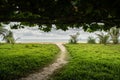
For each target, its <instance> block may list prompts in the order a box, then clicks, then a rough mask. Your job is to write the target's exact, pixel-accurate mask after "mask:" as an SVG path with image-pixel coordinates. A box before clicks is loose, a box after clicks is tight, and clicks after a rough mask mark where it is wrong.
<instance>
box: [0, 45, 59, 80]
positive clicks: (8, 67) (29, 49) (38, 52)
mask: <svg viewBox="0 0 120 80" xmlns="http://www.w3.org/2000/svg"><path fill="white" fill-rule="evenodd" d="M58 52H59V48H58V47H57V46H56V45H53V44H15V45H12V44H0V80H14V79H17V78H20V77H22V76H26V75H28V74H29V73H31V72H33V71H36V70H38V69H40V68H42V67H43V66H45V65H47V64H48V63H50V62H51V61H52V60H53V58H55V55H56V54H57V53H58Z"/></svg>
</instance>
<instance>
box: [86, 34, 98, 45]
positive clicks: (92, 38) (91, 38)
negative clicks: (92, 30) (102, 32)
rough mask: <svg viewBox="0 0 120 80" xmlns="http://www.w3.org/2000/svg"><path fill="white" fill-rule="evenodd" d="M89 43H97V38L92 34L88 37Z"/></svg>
mask: <svg viewBox="0 0 120 80" xmlns="http://www.w3.org/2000/svg"><path fill="white" fill-rule="evenodd" d="M87 43H90V44H95V43H96V42H95V38H94V37H92V36H89V37H88V39H87Z"/></svg>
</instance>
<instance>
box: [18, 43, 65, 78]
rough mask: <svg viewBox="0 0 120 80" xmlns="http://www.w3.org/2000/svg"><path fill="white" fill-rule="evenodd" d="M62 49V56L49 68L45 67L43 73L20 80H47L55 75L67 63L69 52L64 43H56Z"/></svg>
mask: <svg viewBox="0 0 120 80" xmlns="http://www.w3.org/2000/svg"><path fill="white" fill-rule="evenodd" d="M55 44H56V45H57V46H58V47H59V48H60V55H59V56H58V58H57V59H56V60H55V61H54V62H53V63H52V64H50V65H48V66H47V67H44V68H43V70H42V71H40V72H37V73H33V74H30V75H29V76H27V77H26V78H21V79H20V80H47V79H48V78H49V77H50V75H52V74H53V73H54V71H55V70H57V69H59V68H61V67H62V66H63V65H65V64H66V63H67V60H66V59H65V58H66V53H67V50H66V48H65V47H64V45H63V43H55Z"/></svg>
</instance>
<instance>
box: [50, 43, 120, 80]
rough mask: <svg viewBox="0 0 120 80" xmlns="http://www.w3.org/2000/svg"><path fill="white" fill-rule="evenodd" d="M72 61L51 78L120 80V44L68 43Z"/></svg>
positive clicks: (58, 79) (52, 79)
mask: <svg viewBox="0 0 120 80" xmlns="http://www.w3.org/2000/svg"><path fill="white" fill-rule="evenodd" d="M66 47H67V49H68V51H69V54H70V61H69V63H68V65H66V66H65V67H64V68H62V69H60V70H59V71H57V72H56V73H55V74H54V75H53V76H52V78H51V79H50V80H120V45H110V44H108V45H102V44H77V45H72V44H67V45H66Z"/></svg>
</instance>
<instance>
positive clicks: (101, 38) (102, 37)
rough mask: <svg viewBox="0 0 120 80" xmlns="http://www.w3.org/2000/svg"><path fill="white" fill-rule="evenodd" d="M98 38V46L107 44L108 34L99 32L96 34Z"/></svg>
mask: <svg viewBox="0 0 120 80" xmlns="http://www.w3.org/2000/svg"><path fill="white" fill-rule="evenodd" d="M96 35H97V36H98V38H99V43H100V44H107V43H108V39H109V35H108V34H104V33H103V32H101V33H100V34H96Z"/></svg>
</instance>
